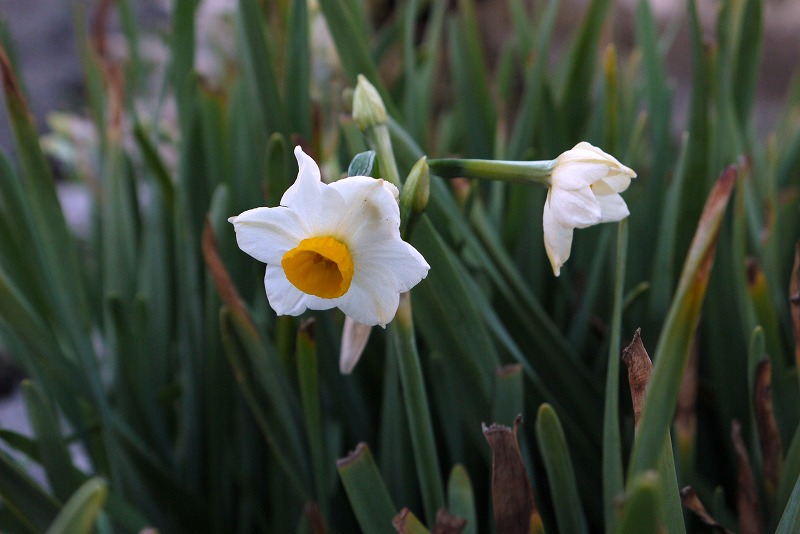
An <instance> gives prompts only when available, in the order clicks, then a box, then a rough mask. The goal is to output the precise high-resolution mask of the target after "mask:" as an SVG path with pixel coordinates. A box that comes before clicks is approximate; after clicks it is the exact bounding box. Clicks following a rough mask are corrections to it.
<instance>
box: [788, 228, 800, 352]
mask: <svg viewBox="0 0 800 534" xmlns="http://www.w3.org/2000/svg"><path fill="white" fill-rule="evenodd" d="M789 308H790V310H791V314H792V333H793V334H794V361H795V363H796V364H797V365H798V366H800V241H798V242H797V243H795V246H794V267H792V276H791V278H790V279H789Z"/></svg>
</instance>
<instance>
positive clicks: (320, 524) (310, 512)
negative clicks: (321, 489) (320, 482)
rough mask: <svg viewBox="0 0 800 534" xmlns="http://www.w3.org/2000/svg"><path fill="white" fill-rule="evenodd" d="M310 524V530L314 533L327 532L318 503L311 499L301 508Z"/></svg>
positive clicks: (322, 533)
mask: <svg viewBox="0 0 800 534" xmlns="http://www.w3.org/2000/svg"><path fill="white" fill-rule="evenodd" d="M303 511H304V513H305V514H306V517H307V518H308V522H309V524H310V525H311V532H313V533H314V534H327V532H328V529H327V528H326V527H325V519H323V517H322V512H321V511H320V509H319V504H317V503H316V502H314V501H311V502H309V503H307V504H306V506H305V509H304V510H303Z"/></svg>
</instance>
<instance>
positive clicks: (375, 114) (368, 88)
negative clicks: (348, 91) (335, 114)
mask: <svg viewBox="0 0 800 534" xmlns="http://www.w3.org/2000/svg"><path fill="white" fill-rule="evenodd" d="M353 119H354V120H355V121H356V124H358V127H359V128H360V129H361V130H362V131H363V130H366V129H368V128H371V127H373V126H379V125H382V124H386V123H387V122H388V118H387V115H386V106H384V105H383V99H382V98H381V95H380V94H379V93H378V90H377V89H375V86H374V85H372V84H371V83H369V81H368V80H367V79H366V78H365V77H364V76H363V75H362V74H359V75H358V83H357V84H356V89H355V91H354V92H353Z"/></svg>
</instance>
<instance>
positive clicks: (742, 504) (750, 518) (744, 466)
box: [731, 420, 761, 534]
mask: <svg viewBox="0 0 800 534" xmlns="http://www.w3.org/2000/svg"><path fill="white" fill-rule="evenodd" d="M731 439H732V440H733V449H734V451H735V452H736V457H737V459H738V462H739V467H738V470H737V471H738V473H737V477H736V478H737V481H738V490H737V494H736V511H737V515H738V517H739V532H740V534H761V512H760V511H759V508H760V507H759V504H758V494H757V493H756V483H755V480H754V479H753V469H752V468H751V467H750V459H749V458H748V456H747V448H745V446H744V441H742V425H740V424H739V421H736V420H734V421H733V423H731Z"/></svg>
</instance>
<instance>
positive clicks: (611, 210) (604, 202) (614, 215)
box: [597, 193, 630, 222]
mask: <svg viewBox="0 0 800 534" xmlns="http://www.w3.org/2000/svg"><path fill="white" fill-rule="evenodd" d="M597 201H598V202H599V203H600V210H601V211H602V215H601V218H600V222H616V221H621V220H622V219H624V218H625V217H627V216H628V215H630V211H628V206H627V204H625V201H624V200H623V199H622V197H621V196H620V195H619V194H617V193H614V194H612V195H598V196H597Z"/></svg>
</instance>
